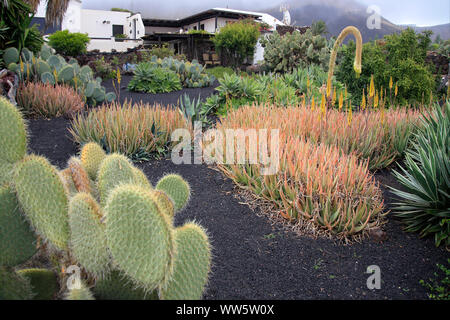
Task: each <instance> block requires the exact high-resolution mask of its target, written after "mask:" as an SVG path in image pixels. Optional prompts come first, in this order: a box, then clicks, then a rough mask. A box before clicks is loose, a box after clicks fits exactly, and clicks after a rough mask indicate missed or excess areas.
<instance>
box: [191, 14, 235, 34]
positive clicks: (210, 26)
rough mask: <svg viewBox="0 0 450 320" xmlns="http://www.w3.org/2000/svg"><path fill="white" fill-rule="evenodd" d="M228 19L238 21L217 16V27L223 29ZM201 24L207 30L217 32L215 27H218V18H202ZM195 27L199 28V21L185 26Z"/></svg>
mask: <svg viewBox="0 0 450 320" xmlns="http://www.w3.org/2000/svg"><path fill="white" fill-rule="evenodd" d="M228 21H237V19H228V18H222V17H219V18H217V28H218V29H221V28H223V27H225V26H226V25H227V22H228ZM200 24H204V25H205V31H208V32H209V33H215V32H216V29H215V28H216V18H210V19H206V20H201V21H200ZM194 27H197V29H198V22H196V23H192V24H189V25H185V26H183V29H187V30H193V29H194Z"/></svg>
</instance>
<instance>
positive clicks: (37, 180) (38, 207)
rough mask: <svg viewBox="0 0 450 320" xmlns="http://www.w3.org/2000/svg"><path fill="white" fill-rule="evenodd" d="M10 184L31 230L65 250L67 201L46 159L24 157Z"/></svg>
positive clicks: (67, 231)
mask: <svg viewBox="0 0 450 320" xmlns="http://www.w3.org/2000/svg"><path fill="white" fill-rule="evenodd" d="M14 183H15V187H16V192H17V197H18V199H19V202H20V204H21V206H22V208H23V210H24V213H25V214H26V216H27V217H28V219H29V220H30V222H31V225H32V226H33V228H34V229H35V231H36V232H37V233H38V234H39V235H41V236H42V237H43V238H44V239H46V240H48V241H50V242H51V243H52V244H53V245H54V246H55V247H56V248H58V249H61V250H66V249H67V245H68V239H69V224H68V216H67V209H68V200H67V194H66V189H65V188H64V184H63V182H62V180H61V178H60V174H59V172H58V170H57V169H56V168H55V167H53V166H52V165H51V164H50V163H49V162H48V160H47V159H46V158H43V157H39V156H34V155H31V156H27V157H25V158H24V159H23V160H22V161H21V162H19V163H18V164H17V167H16V171H15V174H14ZM43 195H45V196H43Z"/></svg>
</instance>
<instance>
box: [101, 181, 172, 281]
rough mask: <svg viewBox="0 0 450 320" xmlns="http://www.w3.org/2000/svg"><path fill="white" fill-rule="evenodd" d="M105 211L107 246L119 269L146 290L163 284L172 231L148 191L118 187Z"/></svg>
mask: <svg viewBox="0 0 450 320" xmlns="http://www.w3.org/2000/svg"><path fill="white" fill-rule="evenodd" d="M105 212H106V238H107V241H108V247H109V248H110V251H111V254H112V257H113V261H114V262H115V263H116V264H117V265H118V267H119V269H121V270H122V271H123V272H124V273H125V274H126V275H127V276H129V277H130V278H132V279H134V280H135V281H136V282H137V283H142V284H143V286H144V287H145V289H146V290H153V289H154V288H156V287H157V286H158V285H161V284H164V283H166V281H167V280H168V278H169V277H170V274H171V271H172V264H173V261H172V260H173V259H172V257H173V255H174V251H175V247H174V246H175V243H174V240H173V230H172V228H171V226H170V221H169V219H168V217H166V216H165V215H164V214H162V213H160V212H159V210H158V209H157V207H156V204H155V203H154V201H153V200H152V199H151V196H150V194H149V192H147V191H145V190H144V189H142V188H139V187H136V186H133V185H123V186H120V187H117V188H116V189H114V191H113V192H112V193H111V195H110V197H109V199H108V203H107V206H106V209H105Z"/></svg>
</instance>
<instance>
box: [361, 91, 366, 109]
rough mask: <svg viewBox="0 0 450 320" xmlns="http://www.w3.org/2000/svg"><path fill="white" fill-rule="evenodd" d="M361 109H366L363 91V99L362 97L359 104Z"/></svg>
mask: <svg viewBox="0 0 450 320" xmlns="http://www.w3.org/2000/svg"><path fill="white" fill-rule="evenodd" d="M361 108H362V109H363V110H365V109H366V94H365V93H364V89H363V97H362V102H361Z"/></svg>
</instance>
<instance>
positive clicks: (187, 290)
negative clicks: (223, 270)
mask: <svg viewBox="0 0 450 320" xmlns="http://www.w3.org/2000/svg"><path fill="white" fill-rule="evenodd" d="M175 241H176V243H177V253H176V256H175V265H174V271H173V275H172V277H171V278H170V281H169V283H168V284H167V287H165V288H162V290H161V291H160V292H161V298H162V299H165V300H198V299H201V297H202V295H203V290H204V288H205V286H206V283H207V282H208V274H209V272H210V267H211V248H210V245H209V241H208V236H207V235H206V232H205V231H204V230H203V228H202V227H200V226H199V225H197V224H195V223H188V224H185V225H184V226H183V227H181V228H177V229H176V230H175Z"/></svg>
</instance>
